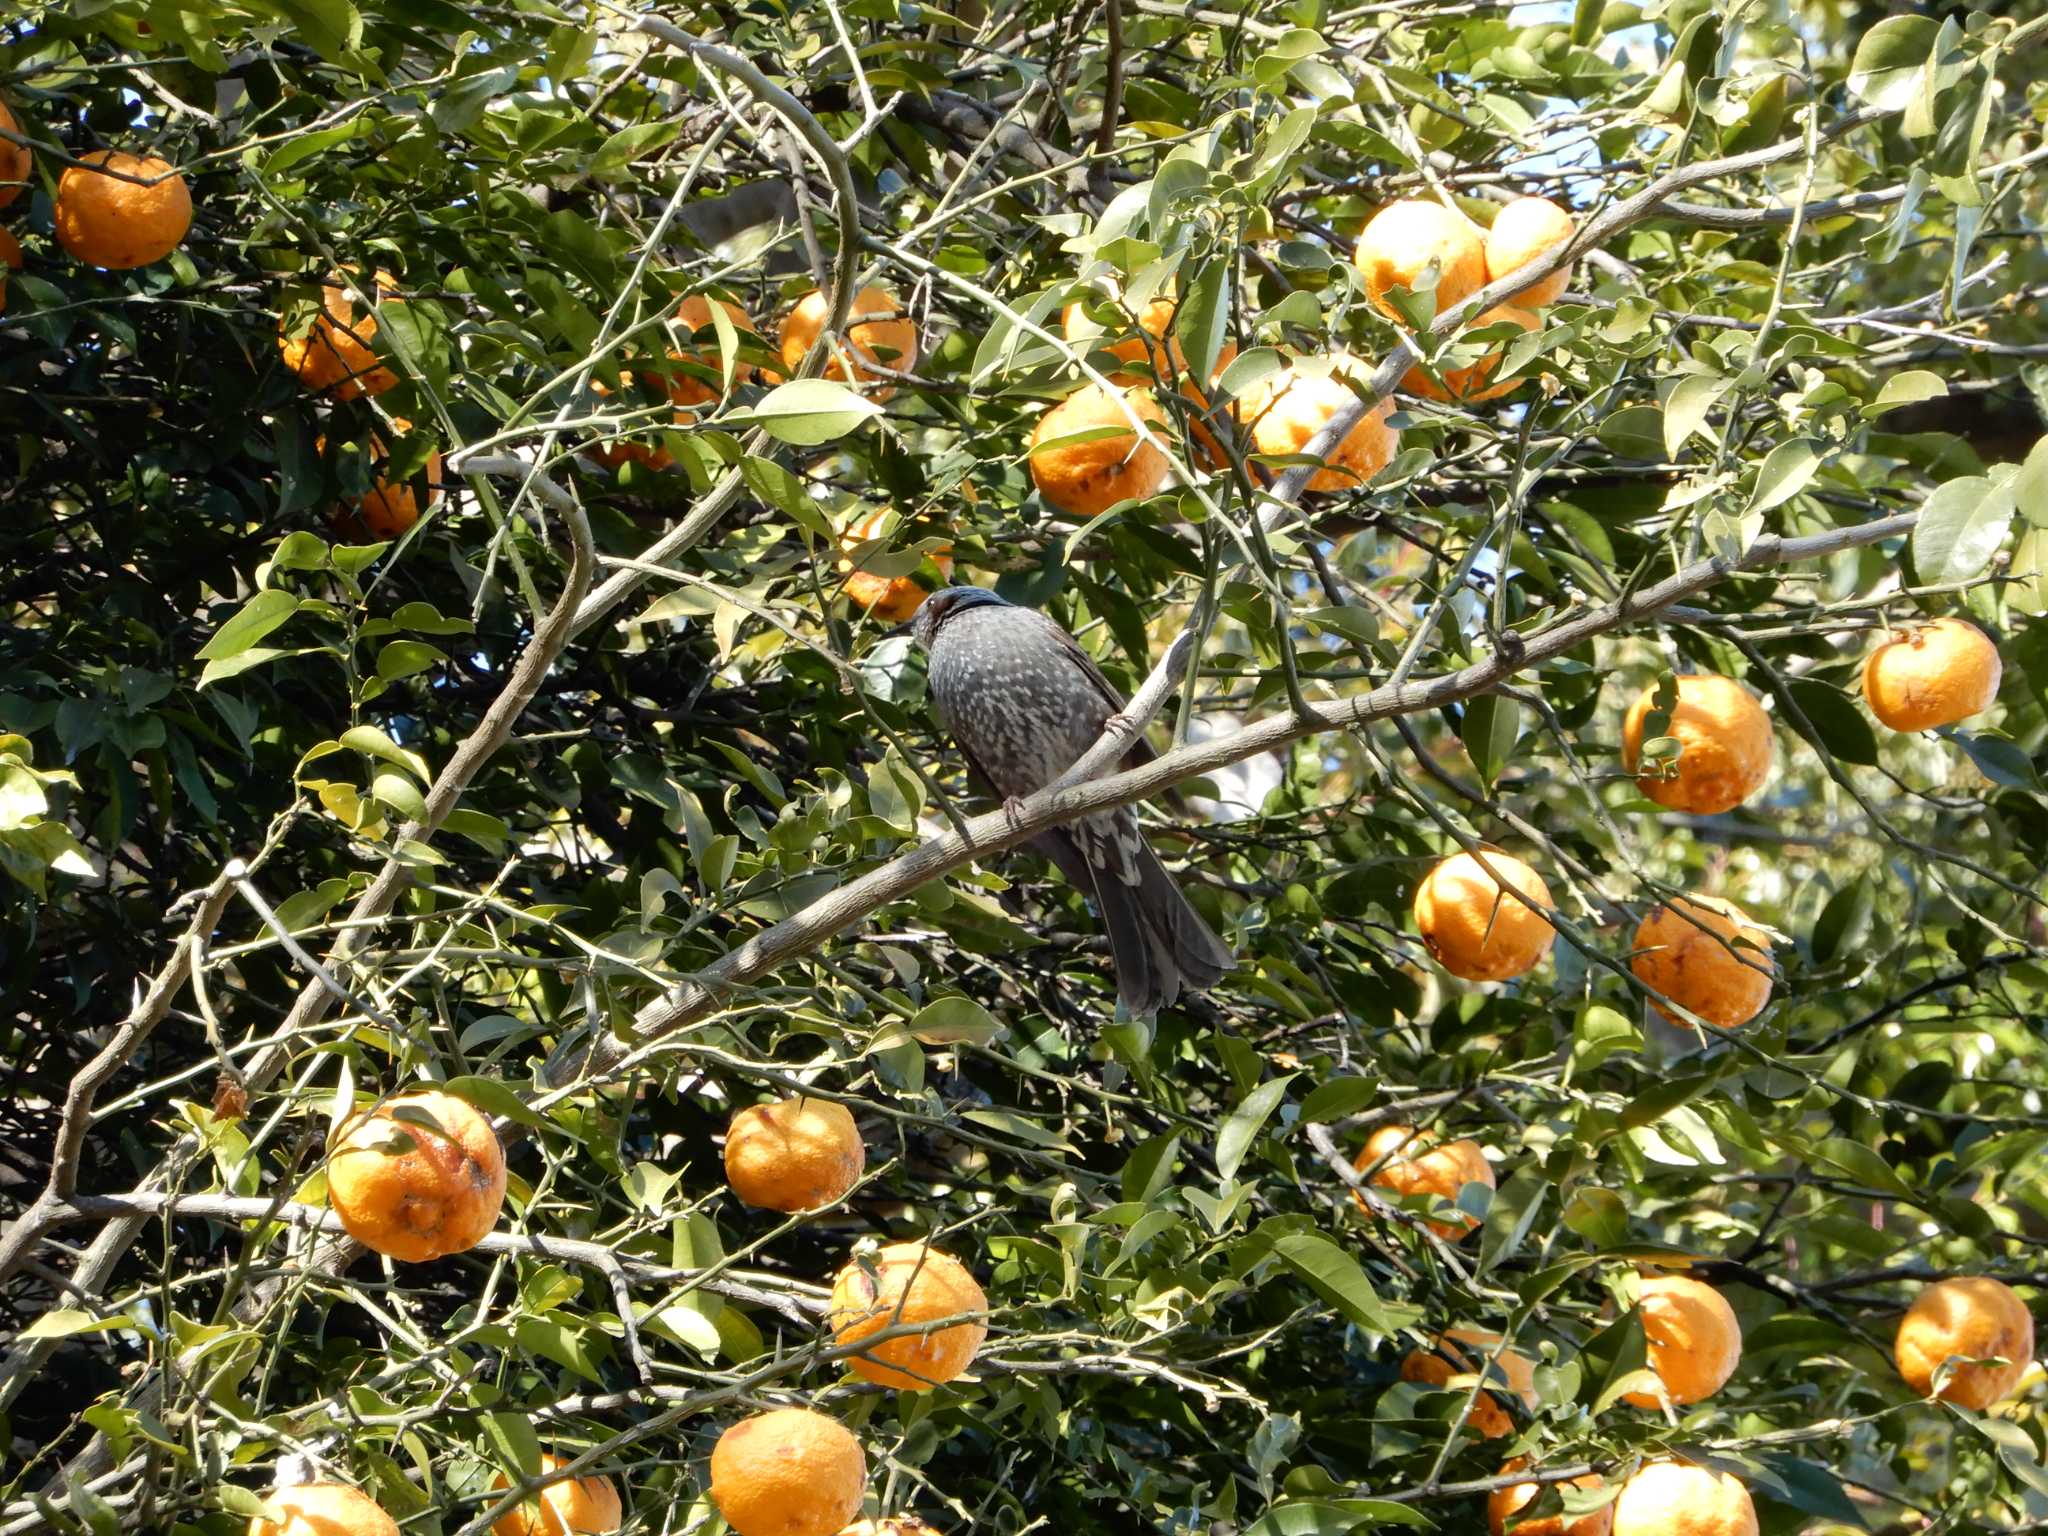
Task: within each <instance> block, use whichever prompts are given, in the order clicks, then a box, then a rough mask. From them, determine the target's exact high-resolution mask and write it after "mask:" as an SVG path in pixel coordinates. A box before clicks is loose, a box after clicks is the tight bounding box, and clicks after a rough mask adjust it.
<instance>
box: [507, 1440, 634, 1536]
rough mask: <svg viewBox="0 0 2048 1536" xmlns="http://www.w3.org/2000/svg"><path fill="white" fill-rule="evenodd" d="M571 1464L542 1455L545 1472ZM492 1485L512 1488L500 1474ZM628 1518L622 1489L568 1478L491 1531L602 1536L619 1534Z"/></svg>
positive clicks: (513, 1535) (594, 1479) (510, 1535)
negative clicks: (577, 1533)
mask: <svg viewBox="0 0 2048 1536" xmlns="http://www.w3.org/2000/svg"><path fill="white" fill-rule="evenodd" d="M568 1464H569V1463H568V1459H567V1458H565V1457H561V1456H550V1455H548V1454H546V1453H545V1452H543V1453H542V1454H541V1458H540V1469H541V1471H542V1472H544V1473H546V1472H553V1471H556V1470H558V1469H559V1468H562V1467H566V1466H567V1465H568ZM491 1486H492V1487H494V1488H510V1487H511V1486H512V1480H511V1479H510V1478H508V1477H506V1476H505V1475H504V1473H502V1472H501V1473H499V1474H498V1480H497V1481H496V1482H495V1483H493V1484H492V1485H491ZM625 1518H626V1516H625V1511H624V1510H623V1509H622V1508H621V1507H620V1505H619V1490H618V1489H616V1488H614V1487H613V1486H612V1480H611V1479H610V1478H608V1477H603V1476H598V1475H592V1476H589V1477H565V1478H563V1479H562V1480H561V1481H560V1482H555V1483H549V1484H548V1485H547V1486H546V1487H544V1488H542V1489H541V1490H540V1492H539V1493H537V1494H535V1495H534V1497H533V1498H532V1500H531V1501H529V1502H527V1503H524V1504H521V1505H520V1506H519V1507H518V1508H517V1509H515V1510H513V1511H512V1512H511V1513H510V1514H508V1515H504V1516H501V1517H500V1518H499V1519H498V1521H497V1523H496V1524H494V1525H493V1526H492V1527H491V1532H492V1536H570V1533H571V1532H586V1533H592V1536H603V1533H605V1532H608V1531H616V1530H617V1529H618V1528H619V1527H620V1525H622V1524H623V1523H624V1522H625Z"/></svg>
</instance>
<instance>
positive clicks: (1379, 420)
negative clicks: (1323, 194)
mask: <svg viewBox="0 0 2048 1536" xmlns="http://www.w3.org/2000/svg"><path fill="white" fill-rule="evenodd" d="M1371 375H1372V370H1371V369H1370V368H1369V367H1366V366H1365V365H1363V364H1361V363H1359V362H1358V361H1357V360H1356V359H1355V358H1352V357H1349V356H1347V355H1344V354H1341V353H1339V354H1335V355H1332V356H1329V357H1326V358H1322V359H1303V360H1302V361H1301V362H1297V363H1295V364H1293V365H1292V366H1291V367H1288V368H1284V369H1282V370H1281V371H1280V372H1278V373H1274V374H1268V375H1267V376H1266V377H1265V378H1263V379H1261V380H1259V381H1258V382H1257V383H1256V384H1254V385H1252V386H1251V388H1249V389H1247V390H1246V391H1245V394H1244V398H1243V399H1242V400H1240V401H1238V402H1237V404H1236V406H1235V407H1234V408H1233V414H1234V415H1235V416H1236V417H1237V419H1238V420H1239V421H1242V422H1246V423H1248V425H1249V435H1250V438H1251V444H1250V451H1251V452H1253V453H1262V454H1266V455H1268V456H1270V457H1273V458H1284V457H1287V456H1289V455H1292V454H1300V453H1306V452H1307V451H1308V445H1309V444H1310V443H1311V442H1313V441H1314V440H1315V436H1316V434H1317V433H1318V432H1320V431H1322V430H1323V428H1324V427H1325V426H1327V425H1329V423H1330V421H1331V419H1332V418H1333V417H1335V416H1336V414H1337V413H1338V412H1339V411H1343V410H1349V409H1351V408H1352V407H1354V406H1356V405H1357V404H1358V396H1357V395H1355V394H1354V393H1352V391H1351V387H1350V385H1348V384H1346V383H1345V382H1344V381H1345V378H1346V377H1347V376H1355V377H1357V378H1358V379H1359V380H1360V382H1363V381H1364V380H1365V379H1368V378H1370V377H1371ZM1393 413H1394V402H1393V401H1392V400H1382V401H1380V402H1379V404H1377V405H1375V406H1374V407H1373V408H1372V409H1371V410H1369V411H1367V412H1366V413H1365V415H1364V416H1363V417H1362V418H1360V420H1359V423H1358V425H1357V426H1355V427H1353V428H1352V429H1351V430H1350V431H1349V432H1348V433H1346V434H1345V436H1344V440H1343V441H1342V442H1340V443H1339V444H1337V446H1336V447H1335V448H1333V449H1331V450H1330V452H1329V453H1327V454H1325V455H1324V456H1323V468H1321V469H1318V470H1317V471H1316V472H1315V473H1314V474H1312V475H1310V476H1309V478H1308V486H1307V489H1309V490H1311V491H1317V492H1331V491H1350V490H1356V489H1357V488H1358V487H1359V486H1361V485H1363V484H1365V482H1366V481H1368V480H1370V479H1371V478H1372V477H1373V476H1374V475H1376V474H1378V473H1379V472H1380V471H1381V470H1383V469H1385V468H1386V467H1387V466H1388V465H1389V464H1391V463H1392V462H1393V459H1394V455H1395V453H1396V452H1397V451H1399V449H1400V446H1401V434H1400V433H1399V432H1397V431H1395V430H1394V428H1392V427H1390V426H1388V425H1387V418H1388V417H1389V416H1391V415H1393Z"/></svg>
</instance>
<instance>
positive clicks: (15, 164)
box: [0, 101, 35, 208]
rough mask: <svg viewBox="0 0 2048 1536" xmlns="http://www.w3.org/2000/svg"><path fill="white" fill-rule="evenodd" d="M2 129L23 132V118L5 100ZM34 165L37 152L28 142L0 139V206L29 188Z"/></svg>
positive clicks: (0, 119) (1, 110)
mask: <svg viewBox="0 0 2048 1536" xmlns="http://www.w3.org/2000/svg"><path fill="white" fill-rule="evenodd" d="M0 130H5V131H6V132H8V133H20V132H21V120H20V119H19V118H17V117H16V116H15V115H14V113H13V112H12V111H10V110H9V109H8V106H7V103H6V102H4V101H0ZM34 165H35V154H34V152H33V151H32V150H30V149H29V147H28V146H27V145H26V144H17V143H15V142H14V141H13V140H12V139H0V208H5V207H6V206H7V205H8V204H9V203H11V202H13V201H14V200H15V199H16V198H17V197H19V196H21V194H22V193H23V192H25V191H27V190H28V173H29V171H30V170H31V169H33V168H34Z"/></svg>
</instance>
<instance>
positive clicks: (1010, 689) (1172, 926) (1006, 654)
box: [911, 586, 1237, 1017]
mask: <svg viewBox="0 0 2048 1536" xmlns="http://www.w3.org/2000/svg"><path fill="white" fill-rule="evenodd" d="M911 638H912V639H913V640H914V641H915V642H916V643H917V644H918V645H919V646H920V647H922V648H923V650H924V651H925V653H926V656H927V665H926V677H927V679H928V682H929V688H930V692H931V698H932V703H933V706H934V707H935V709H936V710H937V712H938V716H939V720H940V723H941V724H943V725H944V726H945V728H946V730H947V732H948V733H949V734H950V735H951V736H952V738H953V740H954V743H955V744H956V745H957V746H958V747H959V748H960V751H961V752H962V753H963V754H964V755H965V757H966V758H967V762H968V766H969V767H970V768H972V769H973V770H974V772H975V773H976V774H978V775H979V776H980V777H981V778H982V779H983V780H985V781H986V782H987V783H988V784H989V786H990V787H991V788H993V789H994V790H995V791H996V793H997V794H999V795H1002V796H1003V797H1004V799H1005V801H1010V800H1016V799H1020V798H1022V797H1023V796H1026V795H1029V794H1031V793H1033V792H1034V791H1036V790H1040V789H1043V788H1044V787H1045V786H1046V785H1048V784H1050V783H1052V782H1053V780H1055V779H1057V778H1058V777H1059V776H1060V775H1061V774H1063V773H1065V772H1066V771H1067V769H1068V768H1070V767H1071V766H1073V764H1074V763H1075V761H1076V760H1078V759H1079V758H1080V757H1081V756H1082V754H1083V753H1085V752H1086V751H1087V750H1088V749H1089V748H1090V747H1091V746H1093V745H1094V744H1095V742H1096V741H1097V740H1098V739H1099V738H1100V737H1101V735H1102V729H1103V726H1104V724H1105V723H1107V722H1108V721H1109V720H1110V718H1111V717H1112V716H1114V715H1117V714H1119V713H1120V712H1121V711H1122V710H1123V708H1124V703H1125V701H1124V698H1123V696H1122V695H1121V694H1119V693H1118V692H1117V690H1116V688H1115V686H1114V685H1113V684H1112V683H1111V682H1110V681H1109V679H1108V678H1106V677H1104V676H1103V675H1102V669H1101V668H1100V667H1098V666H1096V665H1095V663H1094V661H1093V660H1092V659H1091V658H1090V657H1089V655H1088V653H1087V652H1086V651H1084V650H1082V649H1081V647H1080V646H1079V645H1077V644H1076V643H1075V641H1074V637H1073V636H1072V635H1070V634H1068V633H1067V632H1066V630H1064V629H1062V628H1061V627H1060V626H1059V625H1058V624H1056V623H1054V622H1053V621H1052V620H1051V619H1049V618H1047V617H1046V616H1045V615H1044V614H1042V613H1039V612H1037V611H1036V610H1034V609H1030V608H1020V607H1018V606H1017V605H1016V604H1014V603H1012V602H1010V601H1009V600H1008V599H1006V598H1003V597H1001V596H999V595H997V594H996V593H994V592H991V591H989V590H988V589H987V588H985V587H969V586H958V587H941V588H940V589H939V590H938V591H936V592H934V593H932V594H931V596H929V597H927V598H926V599H925V601H924V603H923V605H922V606H921V607H920V608H919V609H918V611H917V615H916V617H915V618H914V619H913V620H912V621H911ZM1151 756H1152V749H1151V748H1150V747H1149V746H1147V745H1146V744H1145V743H1144V742H1143V741H1142V740H1141V741H1140V742H1139V743H1138V745H1137V746H1136V747H1134V748H1133V749H1132V750H1131V752H1130V754H1129V755H1128V756H1126V757H1125V759H1124V766H1126V767H1131V766H1135V765H1137V764H1139V763H1142V762H1146V761H1149V760H1150V758H1151ZM1029 846H1030V847H1031V848H1032V849H1034V850H1035V851H1037V852H1038V853H1040V854H1042V855H1044V856H1045V857H1046V858H1047V859H1050V860H1051V861H1052V863H1053V864H1054V865H1055V866H1057V867H1058V869H1059V871H1060V873H1061V874H1063V875H1065V876H1066V877H1067V880H1068V881H1069V882H1070V883H1071V884H1073V885H1074V886H1075V887H1076V888H1077V889H1079V890H1081V891H1083V892H1085V893H1087V894H1090V895H1092V896H1093V897H1094V898H1095V905H1096V908H1097V910H1098V911H1099V912H1100V913H1101V914H1102V923H1103V927H1104V928H1106V929H1107V930H1108V932H1109V952H1110V959H1111V961H1112V963H1113V965H1114V966H1115V970H1116V983H1117V998H1118V1001H1120V1002H1121V1003H1122V1004H1123V1006H1124V1008H1125V1010H1126V1011H1127V1012H1129V1013H1130V1014H1131V1015H1133V1016H1134V1017H1140V1016H1148V1015H1152V1014H1156V1013H1158V1012H1159V1010H1160V1009H1162V1008H1165V1007H1168V1006H1170V1005H1172V1004H1173V1003H1174V1002H1175V1001H1177V1000H1178V999H1179V998H1180V996H1181V994H1182V993H1183V992H1204V991H1207V990H1208V989H1209V988H1210V987H1213V986H1214V985H1216V983H1217V982H1218V981H1220V980H1222V978H1223V976H1224V974H1225V973H1226V972H1228V971H1230V970H1232V969H1234V968H1235V966H1236V964H1237V961H1236V958H1235V957H1234V956H1233V955H1232V954H1231V952H1230V949H1229V947H1228V946H1227V945H1225V944H1224V942H1223V941H1222V940H1221V939H1219V938H1218V937H1217V936H1216V935H1215V933H1214V932H1213V931H1212V930H1211V929H1210V927H1209V925H1208V924H1207V923H1206V922H1204V921H1203V920H1202V916H1201V914H1200V913H1198V912H1197V911H1195V909H1194V908H1193V907H1192V906H1190V905H1189V904H1188V899H1187V897H1185V896H1184V895H1182V894H1181V890H1180V887H1179V886H1178V885H1176V884H1175V883H1174V879H1173V876H1172V875H1170V874H1168V873H1167V872H1166V867H1165V866H1164V865H1163V864H1161V863H1160V862H1159V855H1158V854H1156V853H1154V852H1153V851H1152V847H1151V845H1150V844H1149V843H1147V842H1146V841H1145V834H1144V833H1143V831H1142V830H1140V828H1139V826H1138V814H1137V811H1136V810H1135V809H1134V808H1133V807H1131V806H1128V805H1125V806H1119V807H1117V808H1116V809H1115V810H1111V811H1102V812H1098V813H1097V814H1095V815H1092V816H1084V817H1081V818H1079V819H1078V820H1075V821H1073V822H1070V823H1068V824H1066V825H1064V826H1059V827H1053V828H1051V829H1049V830H1047V831H1044V832H1041V833H1039V834H1038V835H1037V836H1035V837H1033V838H1032V839H1031V840H1030V843H1029Z"/></svg>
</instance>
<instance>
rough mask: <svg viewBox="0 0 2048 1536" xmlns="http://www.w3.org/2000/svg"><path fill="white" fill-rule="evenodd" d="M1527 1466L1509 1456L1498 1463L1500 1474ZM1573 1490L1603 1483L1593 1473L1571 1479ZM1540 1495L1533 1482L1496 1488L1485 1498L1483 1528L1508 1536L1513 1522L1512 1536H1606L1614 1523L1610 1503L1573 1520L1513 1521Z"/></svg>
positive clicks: (1545, 1517)
mask: <svg viewBox="0 0 2048 1536" xmlns="http://www.w3.org/2000/svg"><path fill="white" fill-rule="evenodd" d="M1528 1466H1529V1458H1528V1457H1526V1456H1513V1457H1510V1458H1509V1459H1508V1460H1506V1461H1504V1462H1502V1463H1501V1467H1500V1469H1501V1471H1502V1472H1503V1473H1508V1472H1522V1471H1526V1470H1527V1469H1528ZM1570 1486H1571V1487H1573V1488H1603V1487H1605V1486H1606V1483H1605V1482H1604V1481H1603V1480H1602V1478H1601V1476H1600V1474H1599V1473H1597V1472H1588V1473H1587V1474H1586V1475H1585V1476H1584V1477H1575V1478H1573V1479H1572V1480H1571V1483H1570ZM1541 1492H1542V1488H1541V1485H1539V1484H1536V1483H1510V1484H1509V1485H1508V1486H1507V1487H1505V1488H1496V1489H1494V1490H1493V1492H1491V1493H1489V1494H1488V1495H1487V1496H1486V1525H1487V1529H1488V1530H1490V1531H1491V1532H1492V1533H1493V1536H1509V1522H1511V1521H1512V1522H1513V1533H1512V1536H1607V1533H1608V1530H1609V1528H1610V1527H1612V1526H1613V1524H1614V1505H1613V1503H1612V1502H1609V1503H1606V1504H1603V1505H1601V1506H1600V1507H1599V1508H1598V1509H1596V1510H1594V1511H1593V1513H1591V1514H1590V1515H1581V1516H1580V1517H1579V1518H1578V1519H1576V1520H1573V1519H1570V1518H1569V1517H1567V1516H1565V1515H1563V1514H1556V1515H1538V1516H1532V1517H1531V1518H1530V1519H1527V1520H1516V1519H1515V1516H1516V1515H1518V1514H1520V1513H1521V1512H1522V1511H1523V1510H1525V1509H1527V1508H1528V1507H1529V1506H1530V1505H1531V1504H1533V1503H1535V1502H1536V1497H1537V1495H1538V1494H1539V1493H1541Z"/></svg>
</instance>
